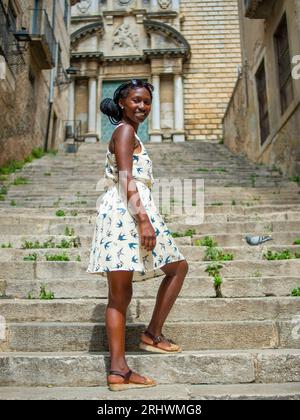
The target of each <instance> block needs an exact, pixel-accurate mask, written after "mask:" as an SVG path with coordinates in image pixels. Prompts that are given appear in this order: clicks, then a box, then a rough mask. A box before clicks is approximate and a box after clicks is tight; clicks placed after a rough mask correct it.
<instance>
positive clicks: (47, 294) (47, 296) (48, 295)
mask: <svg viewBox="0 0 300 420" xmlns="http://www.w3.org/2000/svg"><path fill="white" fill-rule="evenodd" d="M27 299H37V298H35V297H34V291H33V290H31V291H30V292H29V293H28V294H27ZM38 299H41V300H52V299H54V293H53V292H51V290H49V291H47V289H46V285H45V284H43V285H42V286H40V294H39V297H38Z"/></svg>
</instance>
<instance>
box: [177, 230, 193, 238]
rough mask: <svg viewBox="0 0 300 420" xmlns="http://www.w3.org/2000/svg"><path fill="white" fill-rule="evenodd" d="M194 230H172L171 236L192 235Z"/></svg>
mask: <svg viewBox="0 0 300 420" xmlns="http://www.w3.org/2000/svg"><path fill="white" fill-rule="evenodd" d="M195 233H196V230H195V229H187V230H186V231H185V232H172V234H171V235H172V236H173V238H182V237H184V236H190V237H192V236H193V235H195Z"/></svg>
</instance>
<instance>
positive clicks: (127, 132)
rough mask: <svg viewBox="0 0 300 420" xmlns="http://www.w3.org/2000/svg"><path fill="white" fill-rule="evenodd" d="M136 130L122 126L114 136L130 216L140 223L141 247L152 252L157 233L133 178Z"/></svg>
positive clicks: (122, 185)
mask: <svg viewBox="0 0 300 420" xmlns="http://www.w3.org/2000/svg"><path fill="white" fill-rule="evenodd" d="M134 134H135V132H134V128H133V127H131V126H130V125H127V124H126V125H125V124H124V125H122V126H121V127H119V128H118V129H117V130H116V132H115V135H114V138H113V141H114V150H115V156H116V161H117V166H118V171H119V181H120V186H121V190H122V193H123V195H124V196H125V197H126V200H127V207H128V211H129V212H130V214H131V215H132V216H133V217H134V218H135V220H136V221H137V223H138V226H139V229H140V234H141V245H142V246H145V248H146V249H147V250H152V249H153V248H154V247H155V245H156V238H155V231H154V229H153V226H152V224H151V222H150V220H149V217H148V215H147V213H146V210H145V208H144V206H143V203H142V200H141V198H140V195H139V192H138V189H137V186H136V183H135V180H134V178H133V176H132V165H133V160H132V155H133V152H134V145H135V141H134Z"/></svg>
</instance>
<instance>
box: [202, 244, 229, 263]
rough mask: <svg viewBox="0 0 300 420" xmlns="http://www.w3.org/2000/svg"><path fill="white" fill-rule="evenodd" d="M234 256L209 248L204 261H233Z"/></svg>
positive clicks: (218, 249)
mask: <svg viewBox="0 0 300 420" xmlns="http://www.w3.org/2000/svg"><path fill="white" fill-rule="evenodd" d="M232 260H233V254H224V253H223V251H222V249H220V248H215V247H209V248H207V250H206V251H205V256H204V261H232Z"/></svg>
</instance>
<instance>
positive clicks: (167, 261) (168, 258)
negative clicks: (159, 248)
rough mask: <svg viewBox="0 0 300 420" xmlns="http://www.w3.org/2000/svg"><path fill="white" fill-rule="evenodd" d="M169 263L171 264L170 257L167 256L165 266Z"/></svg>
mask: <svg viewBox="0 0 300 420" xmlns="http://www.w3.org/2000/svg"><path fill="white" fill-rule="evenodd" d="M169 262H171V257H170V255H168V256H167V258H166V261H165V263H166V264H169Z"/></svg>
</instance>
